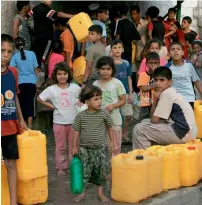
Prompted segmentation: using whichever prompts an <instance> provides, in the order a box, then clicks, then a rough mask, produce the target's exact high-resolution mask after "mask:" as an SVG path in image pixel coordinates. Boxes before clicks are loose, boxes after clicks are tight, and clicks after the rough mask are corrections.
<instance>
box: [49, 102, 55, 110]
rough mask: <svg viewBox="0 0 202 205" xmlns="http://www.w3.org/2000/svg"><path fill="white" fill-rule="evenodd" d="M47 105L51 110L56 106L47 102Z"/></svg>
mask: <svg viewBox="0 0 202 205" xmlns="http://www.w3.org/2000/svg"><path fill="white" fill-rule="evenodd" d="M48 107H50V108H51V109H53V110H55V109H56V108H55V106H54V105H52V104H51V103H49V105H48Z"/></svg>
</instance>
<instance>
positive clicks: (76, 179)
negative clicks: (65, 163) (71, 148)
mask: <svg viewBox="0 0 202 205" xmlns="http://www.w3.org/2000/svg"><path fill="white" fill-rule="evenodd" d="M70 187H71V192H72V193H73V194H81V193H83V191H84V184H83V164H82V161H81V159H80V158H79V157H78V156H77V155H75V156H74V157H73V158H72V160H71V162H70Z"/></svg>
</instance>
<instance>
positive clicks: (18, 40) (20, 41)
mask: <svg viewBox="0 0 202 205" xmlns="http://www.w3.org/2000/svg"><path fill="white" fill-rule="evenodd" d="M15 46H16V48H17V49H18V50H19V51H20V54H21V59H22V60H26V55H25V51H24V47H25V40H24V39H23V38H21V37H17V38H16V39H15Z"/></svg>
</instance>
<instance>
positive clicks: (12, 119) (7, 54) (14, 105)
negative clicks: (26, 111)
mask: <svg viewBox="0 0 202 205" xmlns="http://www.w3.org/2000/svg"><path fill="white" fill-rule="evenodd" d="M13 44H14V42H13V38H12V37H11V36H9V35H7V34H1V149H2V156H3V159H4V160H5V161H4V162H5V165H6V169H7V172H8V185H9V192H10V205H17V190H16V189H17V171H16V159H19V155H18V144H17V134H19V132H20V127H21V129H22V131H24V130H26V129H27V127H26V124H25V122H24V119H23V116H22V113H21V109H20V103H19V100H18V95H17V94H18V93H19V88H18V73H17V70H16V69H15V68H13V67H10V66H8V64H9V61H10V59H11V56H12V54H13V50H14V45H13ZM18 120H19V124H20V127H19V124H18Z"/></svg>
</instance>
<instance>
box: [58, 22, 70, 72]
mask: <svg viewBox="0 0 202 205" xmlns="http://www.w3.org/2000/svg"><path fill="white" fill-rule="evenodd" d="M54 24H55V26H56V27H57V29H58V30H59V31H60V32H61V35H60V40H61V41H62V44H63V51H64V55H65V61H66V63H67V65H69V67H70V68H71V69H72V56H73V53H74V38H73V35H72V33H71V32H70V30H69V29H68V28H67V20H66V19H64V18H57V19H56V21H55V23H54Z"/></svg>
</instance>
